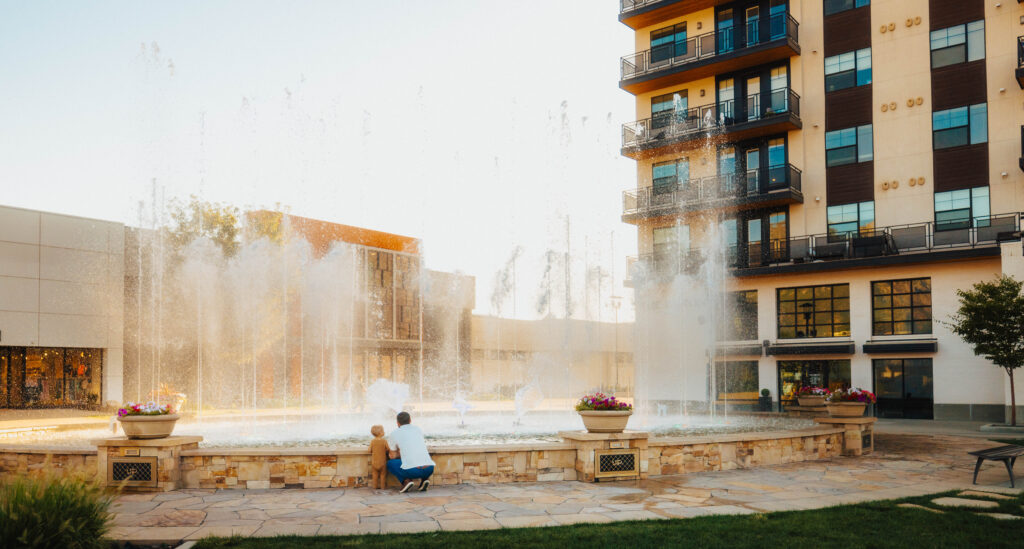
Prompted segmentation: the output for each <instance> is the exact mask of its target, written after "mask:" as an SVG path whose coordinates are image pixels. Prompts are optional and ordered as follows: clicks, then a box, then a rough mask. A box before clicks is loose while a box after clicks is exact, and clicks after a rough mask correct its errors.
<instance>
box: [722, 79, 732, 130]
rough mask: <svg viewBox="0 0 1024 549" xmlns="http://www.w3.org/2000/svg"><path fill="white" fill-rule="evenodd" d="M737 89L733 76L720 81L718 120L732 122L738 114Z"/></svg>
mask: <svg viewBox="0 0 1024 549" xmlns="http://www.w3.org/2000/svg"><path fill="white" fill-rule="evenodd" d="M735 93H736V92H735V89H734V84H733V80H732V78H726V79H724V80H721V81H719V82H718V122H719V123H721V124H732V123H733V120H734V117H735V116H736V110H735V108H736V105H735V103H736V101H735Z"/></svg>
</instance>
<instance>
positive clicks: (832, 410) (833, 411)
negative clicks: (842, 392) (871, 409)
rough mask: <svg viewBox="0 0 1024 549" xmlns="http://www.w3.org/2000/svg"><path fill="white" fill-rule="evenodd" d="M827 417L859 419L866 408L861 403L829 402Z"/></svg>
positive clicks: (865, 405)
mask: <svg viewBox="0 0 1024 549" xmlns="http://www.w3.org/2000/svg"><path fill="white" fill-rule="evenodd" d="M826 406H828V415H830V416H832V417H861V416H863V415H864V410H865V409H866V408H867V407H868V405H867V404H865V403H863V402H829V403H828V404H826Z"/></svg>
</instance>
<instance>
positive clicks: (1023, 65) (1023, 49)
mask: <svg viewBox="0 0 1024 549" xmlns="http://www.w3.org/2000/svg"><path fill="white" fill-rule="evenodd" d="M1016 76H1017V85H1018V86H1020V89H1022V90H1024V36H1018V37H1017V71H1016Z"/></svg>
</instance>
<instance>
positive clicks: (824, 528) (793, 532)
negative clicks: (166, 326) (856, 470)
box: [196, 492, 1024, 549]
mask: <svg viewBox="0 0 1024 549" xmlns="http://www.w3.org/2000/svg"><path fill="white" fill-rule="evenodd" d="M953 494H954V493H952V492H951V493H948V494H937V495H932V496H925V497H916V498H907V499H902V500H890V501H878V502H870V503H862V504H857V505H843V506H839V507H830V508H827V509H820V510H813V511H789V512H781V513H765V514H759V515H730V516H713V517H698V518H692V519H680V520H659V521H647V522H642V521H633V522H617V523H612V524H588V525H574V526H559V527H547V528H507V529H501V530H484V531H476V532H431V533H424V534H401V535H399V534H395V535H387V536H380V535H368V536H347V537H340V536H329V537H296V536H286V537H279V538H230V539H228V538H208V539H205V540H202V541H200V542H199V544H198V545H196V549H214V548H218V549H219V548H225V547H245V548H257V549H283V548H290V547H301V548H303V549H326V548H328V547H332V548H333V547H395V548H399V547H402V548H412V547H415V548H420V547H439V548H440V547H445V548H447V547H459V548H463V547H495V548H498V547H500V548H503V549H508V548H516V547H559V548H562V549H568V548H572V547H582V546H591V547H623V548H625V549H635V548H639V547H756V548H759V549H760V548H765V547H768V548H772V547H780V548H782V547H784V548H786V549H791V548H795V547H808V548H818V547H844V548H869V547H907V548H912V549H923V548H931V547H1017V548H1019V547H1022V546H1024V541H1022V536H1024V519H1020V520H996V519H993V518H990V517H984V516H979V515H978V514H977V513H973V512H970V511H967V510H961V509H953V510H945V512H943V513H941V514H940V513H935V512H932V511H926V510H923V509H908V508H901V507H897V506H896V505H897V504H898V503H904V502H906V503H916V504H919V505H924V506H930V501H931V500H932V499H934V498H935V497H938V496H940V495H953ZM961 497H964V496H961ZM1022 504H1024V495H1020V496H1017V497H1016V498H1014V499H1012V500H1005V501H1001V502H1000V507H999V509H992V510H988V511H989V512H1000V513H1007V514H1013V515H1017V516H1024V508H1022Z"/></svg>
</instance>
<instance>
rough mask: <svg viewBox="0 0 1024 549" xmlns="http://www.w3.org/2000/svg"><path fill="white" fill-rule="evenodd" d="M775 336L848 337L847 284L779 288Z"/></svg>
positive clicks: (848, 304)
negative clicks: (777, 320) (777, 333)
mask: <svg viewBox="0 0 1024 549" xmlns="http://www.w3.org/2000/svg"><path fill="white" fill-rule="evenodd" d="M776 292H777V293H778V302H779V303H778V305H779V313H778V317H779V339H796V338H807V337H849V335H850V285H849V284H832V285H827V286H804V287H800V288H779V289H778V290H776Z"/></svg>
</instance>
